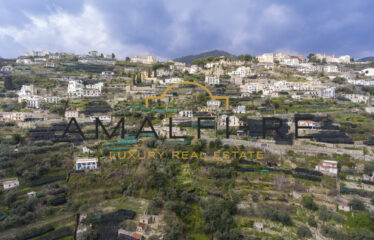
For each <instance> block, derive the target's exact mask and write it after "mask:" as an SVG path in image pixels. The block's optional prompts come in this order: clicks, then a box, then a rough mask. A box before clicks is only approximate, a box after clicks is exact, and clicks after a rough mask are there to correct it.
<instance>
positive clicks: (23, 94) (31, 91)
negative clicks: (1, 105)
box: [17, 85, 44, 108]
mask: <svg viewBox="0 0 374 240" xmlns="http://www.w3.org/2000/svg"><path fill="white" fill-rule="evenodd" d="M17 94H18V102H19V103H21V102H23V101H25V102H26V106H27V107H30V108H40V106H41V104H42V102H43V101H44V99H43V98H42V97H41V96H38V95H37V89H36V88H35V87H34V85H22V87H21V90H19V91H18V92H17Z"/></svg>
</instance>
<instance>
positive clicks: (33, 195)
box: [27, 191, 36, 198]
mask: <svg viewBox="0 0 374 240" xmlns="http://www.w3.org/2000/svg"><path fill="white" fill-rule="evenodd" d="M27 197H28V198H34V197H36V192H35V191H31V192H28V193H27Z"/></svg>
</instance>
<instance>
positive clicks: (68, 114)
mask: <svg viewBox="0 0 374 240" xmlns="http://www.w3.org/2000/svg"><path fill="white" fill-rule="evenodd" d="M78 116H79V111H78V110H73V109H70V110H66V111H65V118H66V119H70V118H78Z"/></svg>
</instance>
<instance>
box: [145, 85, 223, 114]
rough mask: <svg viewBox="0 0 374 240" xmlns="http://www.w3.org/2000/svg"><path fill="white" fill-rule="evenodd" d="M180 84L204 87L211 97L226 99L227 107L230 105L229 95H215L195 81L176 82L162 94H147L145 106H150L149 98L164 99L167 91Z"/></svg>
mask: <svg viewBox="0 0 374 240" xmlns="http://www.w3.org/2000/svg"><path fill="white" fill-rule="evenodd" d="M179 85H195V86H198V87H200V88H202V89H204V90H205V91H206V92H207V93H208V94H209V96H210V98H211V99H217V100H225V103H226V109H227V108H228V107H229V97H228V96H213V94H212V92H211V91H210V90H209V89H208V88H207V87H205V86H204V85H201V84H200V83H195V82H179V83H174V84H173V85H171V86H169V87H168V88H166V89H165V91H164V92H163V93H162V94H161V96H147V97H145V107H148V106H149V100H150V99H154V100H157V99H163V98H164V97H165V95H166V93H167V92H168V91H169V90H170V89H172V88H174V87H176V86H179Z"/></svg>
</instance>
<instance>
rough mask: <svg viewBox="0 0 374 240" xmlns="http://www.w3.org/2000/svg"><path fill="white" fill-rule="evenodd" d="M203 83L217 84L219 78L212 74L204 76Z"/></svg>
mask: <svg viewBox="0 0 374 240" xmlns="http://www.w3.org/2000/svg"><path fill="white" fill-rule="evenodd" d="M205 83H206V84H209V85H217V84H219V83H220V81H219V78H217V77H213V76H205Z"/></svg>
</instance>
